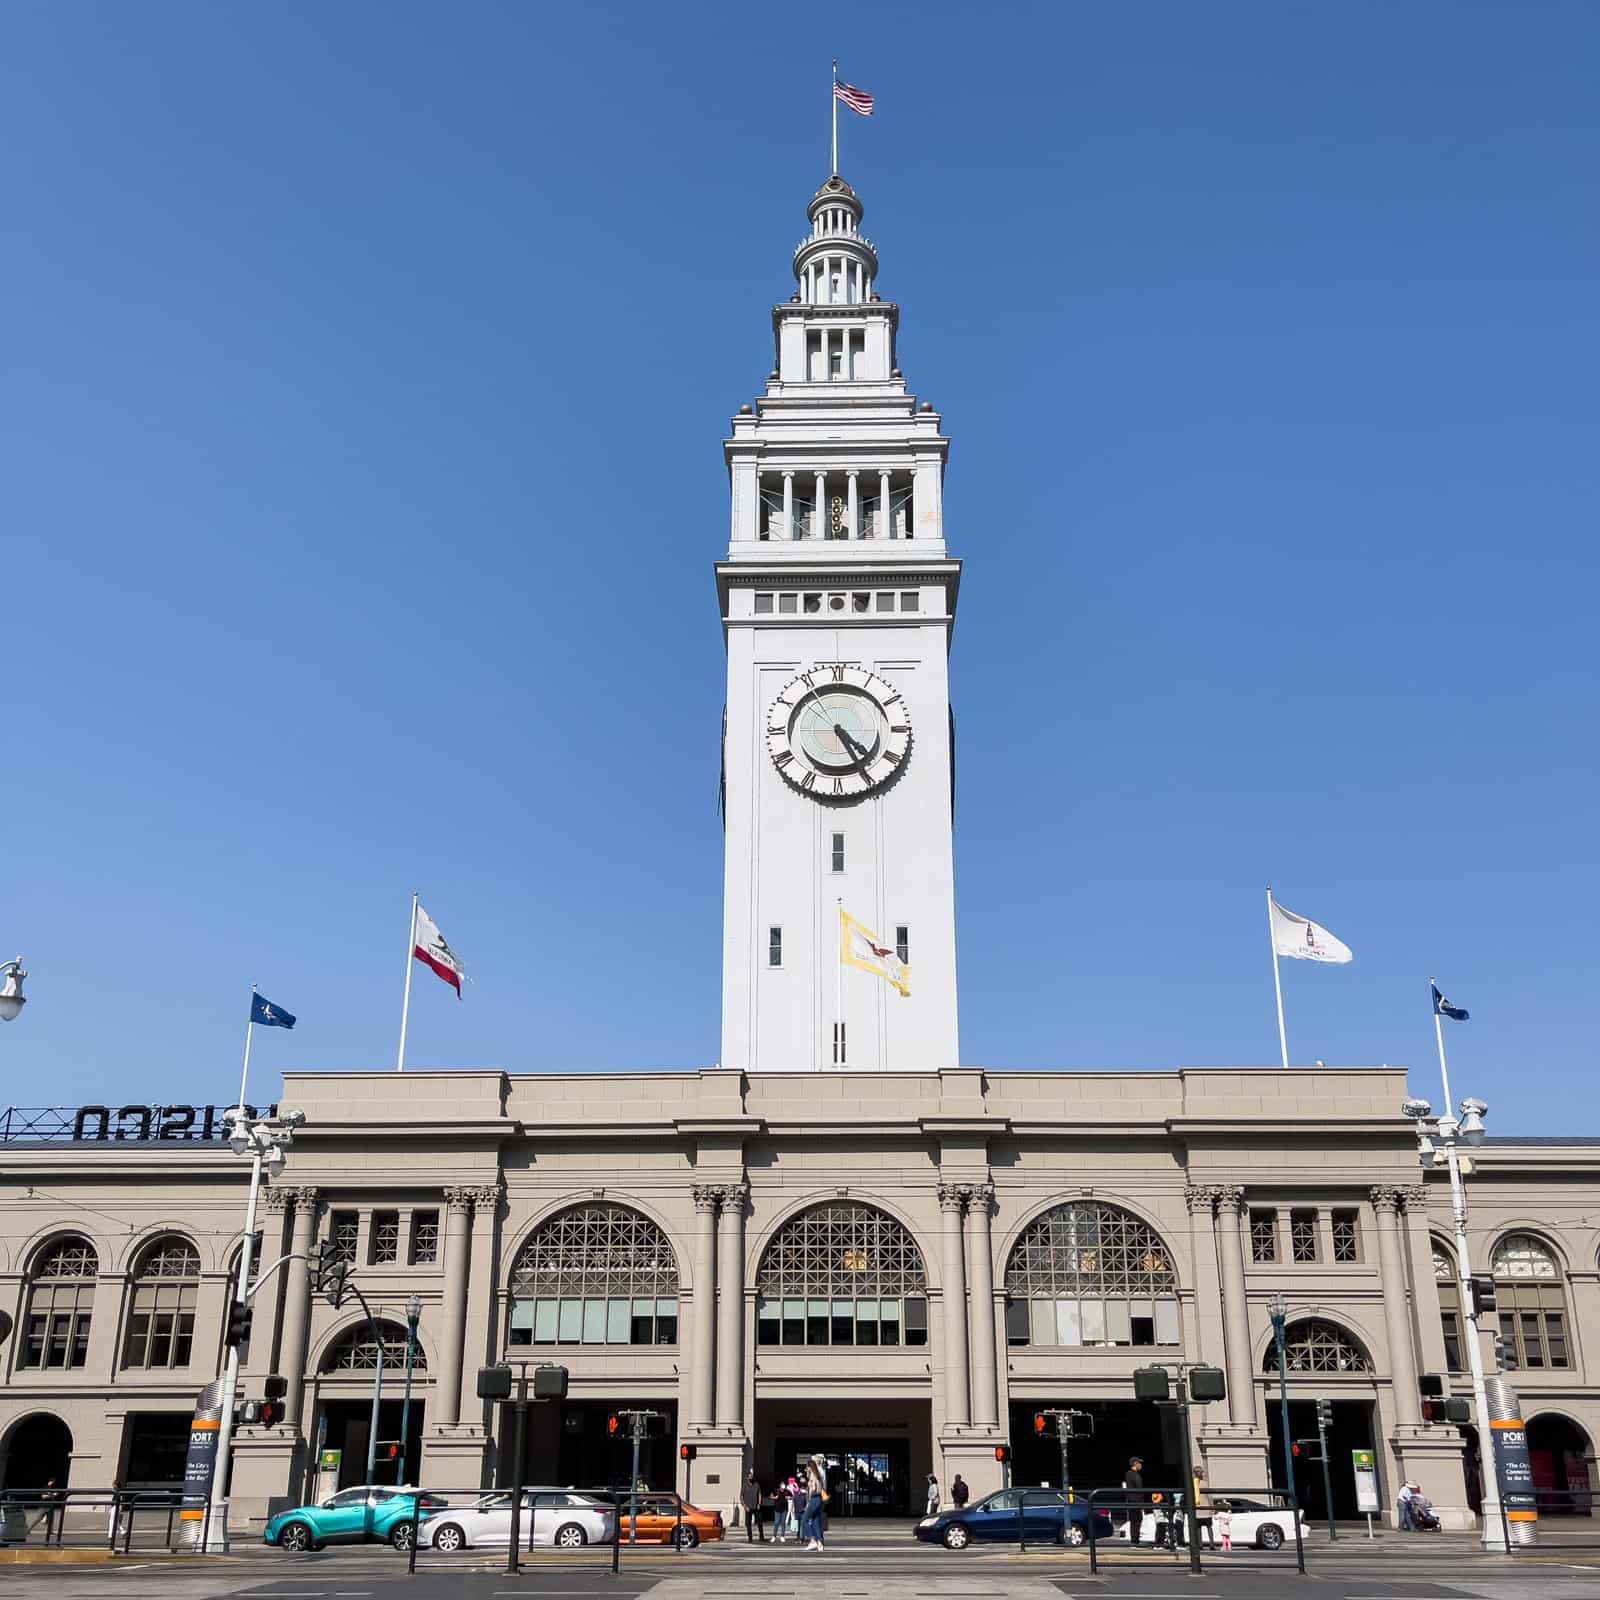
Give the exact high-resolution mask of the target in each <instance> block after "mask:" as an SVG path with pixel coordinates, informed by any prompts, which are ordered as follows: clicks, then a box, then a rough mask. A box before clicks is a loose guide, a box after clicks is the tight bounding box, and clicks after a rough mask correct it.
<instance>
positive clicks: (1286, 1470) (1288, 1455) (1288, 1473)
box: [1267, 1289, 1300, 1517]
mask: <svg viewBox="0 0 1600 1600" xmlns="http://www.w3.org/2000/svg"><path fill="white" fill-rule="evenodd" d="M1267 1309H1268V1312H1269V1313H1270V1315H1271V1317H1272V1337H1273V1339H1274V1340H1275V1341H1276V1343H1277V1346H1278V1404H1279V1406H1280V1407H1281V1415H1282V1419H1283V1481H1284V1486H1285V1487H1286V1488H1287V1489H1288V1491H1289V1509H1290V1510H1291V1511H1293V1512H1294V1513H1295V1515H1296V1516H1297V1517H1298V1515H1299V1511H1300V1502H1299V1499H1298V1497H1297V1494H1296V1491H1295V1486H1294V1438H1293V1436H1292V1435H1291V1434H1290V1432H1289V1364H1288V1358H1287V1357H1286V1355H1285V1354H1284V1340H1283V1329H1284V1325H1285V1323H1287V1322H1288V1320H1289V1302H1288V1301H1287V1300H1286V1299H1285V1298H1284V1296H1283V1291H1282V1290H1281V1289H1280V1290H1279V1291H1278V1292H1277V1293H1276V1294H1275V1295H1273V1297H1272V1299H1271V1300H1270V1301H1269V1302H1268V1306H1267Z"/></svg>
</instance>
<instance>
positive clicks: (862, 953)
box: [839, 906, 911, 995]
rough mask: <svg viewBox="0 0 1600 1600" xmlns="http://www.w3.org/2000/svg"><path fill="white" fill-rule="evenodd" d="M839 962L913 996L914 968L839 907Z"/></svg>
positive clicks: (893, 949)
mask: <svg viewBox="0 0 1600 1600" xmlns="http://www.w3.org/2000/svg"><path fill="white" fill-rule="evenodd" d="M839 959H840V960H841V961H842V962H843V963H844V964H845V966H847V967H860V968H861V970H862V971H863V972H870V973H873V974H874V975H875V976H877V977H879V978H883V979H885V980H886V981H887V982H889V983H891V984H893V985H894V987H895V988H896V989H898V990H899V991H900V993H901V994H902V995H909V994H910V993H911V968H910V967H908V966H907V965H906V963H905V962H903V961H902V960H901V959H900V956H899V952H898V951H896V949H895V947H894V946H893V945H892V944H885V943H884V942H883V941H882V940H881V939H880V938H879V937H878V936H877V934H875V933H874V932H873V931H872V930H871V929H870V928H868V927H866V926H865V925H864V924H862V923H859V922H857V921H856V919H855V918H854V917H852V916H851V915H850V913H849V912H848V911H846V910H845V909H844V907H843V906H840V907H839Z"/></svg>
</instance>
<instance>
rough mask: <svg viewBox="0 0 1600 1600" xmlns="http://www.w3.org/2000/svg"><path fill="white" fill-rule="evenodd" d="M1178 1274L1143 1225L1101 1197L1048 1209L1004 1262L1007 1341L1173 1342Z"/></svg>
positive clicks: (1176, 1327)
mask: <svg viewBox="0 0 1600 1600" xmlns="http://www.w3.org/2000/svg"><path fill="white" fill-rule="evenodd" d="M1181 1340H1182V1336H1181V1334H1180V1332H1179V1324H1178V1277H1177V1274H1176V1273H1175V1272H1174V1271H1173V1270H1172V1257H1171V1255H1170V1254H1169V1253H1168V1251H1167V1247H1166V1246H1165V1245H1164V1244H1163V1243H1162V1242H1161V1239H1160V1236H1159V1235H1158V1234H1157V1233H1156V1231H1155V1230H1154V1229H1153V1228H1151V1227H1150V1226H1149V1225H1148V1224H1146V1223H1143V1222H1141V1221H1140V1220H1139V1219H1138V1218H1137V1217H1136V1216H1133V1215H1132V1214H1131V1213H1130V1212H1127V1211H1124V1210H1122V1209H1121V1208H1120V1207H1118V1206H1112V1205H1107V1204H1105V1203H1104V1202H1103V1201H1100V1200H1069V1201H1068V1202H1067V1203H1066V1204H1065V1205H1059V1206H1052V1207H1051V1208H1050V1210H1048V1211H1046V1212H1045V1213H1044V1214H1043V1215H1042V1216H1040V1217H1036V1218H1035V1219H1034V1220H1033V1221H1032V1222H1030V1223H1029V1224H1028V1226H1027V1227H1026V1228H1025V1229H1024V1230H1023V1233H1022V1237H1021V1238H1020V1239H1018V1240H1017V1242H1016V1244H1015V1245H1014V1246H1013V1247H1012V1250H1011V1258H1010V1260H1009V1261H1007V1262H1006V1341H1007V1343H1009V1344H1032V1345H1058V1346H1059V1345H1119V1344H1127V1345H1162V1344H1165V1345H1175V1344H1179V1343H1181Z"/></svg>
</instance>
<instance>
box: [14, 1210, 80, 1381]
mask: <svg viewBox="0 0 1600 1600" xmlns="http://www.w3.org/2000/svg"><path fill="white" fill-rule="evenodd" d="M99 1270H100V1258H99V1257H98V1256H97V1255H96V1254H95V1252H94V1246H93V1245H92V1244H90V1243H89V1241H88V1240H87V1239H83V1238H79V1237H78V1236H77V1235H75V1234H73V1235H69V1236H68V1237H67V1238H65V1239H57V1240H56V1241H55V1243H54V1244H50V1245H46V1246H45V1248H44V1249H43V1250H42V1251H41V1252H40V1253H39V1255H38V1256H37V1257H36V1258H35V1259H34V1264H33V1270H32V1271H31V1272H30V1273H29V1275H28V1276H29V1278H30V1280H31V1288H30V1292H29V1295H28V1317H27V1329H26V1332H25V1333H24V1334H23V1339H22V1359H21V1363H20V1364H21V1365H22V1366H24V1367H81V1366H84V1365H85V1364H86V1363H87V1362H88V1360H89V1319H90V1317H91V1316H92V1315H93V1312H94V1280H95V1274H96V1273H98V1272H99Z"/></svg>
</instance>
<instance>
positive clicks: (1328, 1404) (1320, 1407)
mask: <svg viewBox="0 0 1600 1600" xmlns="http://www.w3.org/2000/svg"><path fill="white" fill-rule="evenodd" d="M1332 1426H1333V1401H1331V1400H1319V1401H1317V1431H1318V1432H1319V1433H1326V1432H1327V1431H1328V1429H1329V1428H1331V1427H1332Z"/></svg>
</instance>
